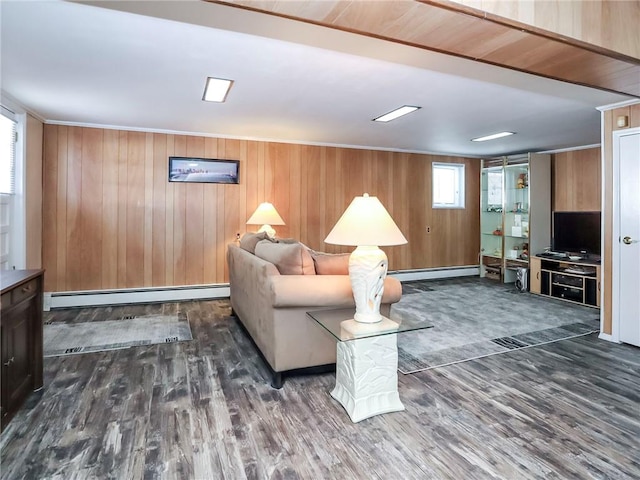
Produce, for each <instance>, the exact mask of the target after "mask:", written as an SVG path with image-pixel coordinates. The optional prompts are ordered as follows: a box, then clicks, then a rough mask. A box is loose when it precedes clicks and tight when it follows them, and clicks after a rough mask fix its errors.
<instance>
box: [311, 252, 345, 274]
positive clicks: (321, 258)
mask: <svg viewBox="0 0 640 480" xmlns="http://www.w3.org/2000/svg"><path fill="white" fill-rule="evenodd" d="M350 256H351V254H350V253H323V252H314V251H312V252H311V258H313V263H314V265H315V267H316V274H317V275H349V257H350Z"/></svg>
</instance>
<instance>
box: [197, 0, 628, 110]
mask: <svg viewBox="0 0 640 480" xmlns="http://www.w3.org/2000/svg"><path fill="white" fill-rule="evenodd" d="M206 1H209V2H212V3H219V4H224V5H230V6H235V7H239V8H245V9H249V10H253V11H258V12H262V13H267V14H271V15H277V16H280V17H284V18H290V19H293V20H299V21H303V22H308V23H312V24H316V25H322V26H326V27H329V28H335V29H338V30H343V31H348V32H352V33H357V34H361V35H367V36H371V37H375V38H380V39H384V40H388V41H392V42H397V43H402V44H406V45H411V46H414V47H418V48H424V49H427V50H431V51H436V52H441V53H447V54H452V55H456V56H460V57H464V58H467V59H472V60H476V61H480V62H484V63H488V64H492V65H497V66H501V67H506V68H511V69H515V70H519V71H522V72H526V73H531V74H535V75H540V76H543V77H547V78H553V79H556V80H562V81H566V82H570V83H574V84H578V85H585V86H588V87H594V88H599V89H603V90H609V91H613V92H617V93H623V94H627V95H633V96H636V97H640V59H637V58H633V57H630V56H626V55H623V54H621V53H617V52H614V51H611V50H607V49H605V48H602V47H598V46H596V45H592V44H588V43H586V42H582V41H580V40H576V39H573V38H570V37H566V36H563V35H560V34H556V33H553V32H549V31H546V30H541V29H539V28H536V27H533V26H531V25H527V24H524V23H520V22H517V21H514V20H510V19H506V18H503V17H499V16H497V15H493V14H489V13H487V12H483V11H481V10H476V9H474V8H470V7H466V6H464V5H461V4H457V3H454V2H449V1H430V0H416V1H408V0H406V1H392V2H358V1H355V2H354V1H342V0H327V1H322V2H318V1H313V0H306V1H296V2H283V1H277V0H263V1H260V2H256V1H255V0H206Z"/></svg>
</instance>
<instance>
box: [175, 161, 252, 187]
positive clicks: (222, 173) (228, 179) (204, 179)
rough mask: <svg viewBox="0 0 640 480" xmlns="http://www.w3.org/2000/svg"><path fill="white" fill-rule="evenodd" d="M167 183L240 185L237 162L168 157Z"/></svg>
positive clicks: (238, 163)
mask: <svg viewBox="0 0 640 480" xmlns="http://www.w3.org/2000/svg"><path fill="white" fill-rule="evenodd" d="M169 181H170V182H192V183H236V184H237V183H240V162H239V161H238V160H217V159H213V158H196V157H169Z"/></svg>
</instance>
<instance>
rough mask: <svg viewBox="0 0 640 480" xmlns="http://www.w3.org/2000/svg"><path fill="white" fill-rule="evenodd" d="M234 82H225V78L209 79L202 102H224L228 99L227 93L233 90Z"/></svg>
mask: <svg viewBox="0 0 640 480" xmlns="http://www.w3.org/2000/svg"><path fill="white" fill-rule="evenodd" d="M232 83H233V80H225V79H223V78H214V77H209V78H207V83H206V85H205V87H204V95H203V97H202V100H204V101H205V102H218V103H221V102H224V101H225V99H226V98H227V93H229V89H230V88H231V84H232Z"/></svg>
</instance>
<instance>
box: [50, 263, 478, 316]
mask: <svg viewBox="0 0 640 480" xmlns="http://www.w3.org/2000/svg"><path fill="white" fill-rule="evenodd" d="M479 274H480V269H479V267H478V266H477V265H470V266H469V265H468V266H464V267H446V268H428V269H422V270H397V271H393V272H389V276H391V277H394V278H397V279H398V280H400V281H401V282H407V281H412V280H431V279H438V278H452V277H465V276H472V275H479ZM228 297H229V284H228V283H217V284H211V285H187V286H181V287H148V288H125V289H118V290H82V291H73V292H45V293H44V310H45V311H49V310H51V309H52V308H73V307H98V306H107V305H122V304H129V303H160V302H178V301H183V300H211V299H216V298H228Z"/></svg>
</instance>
